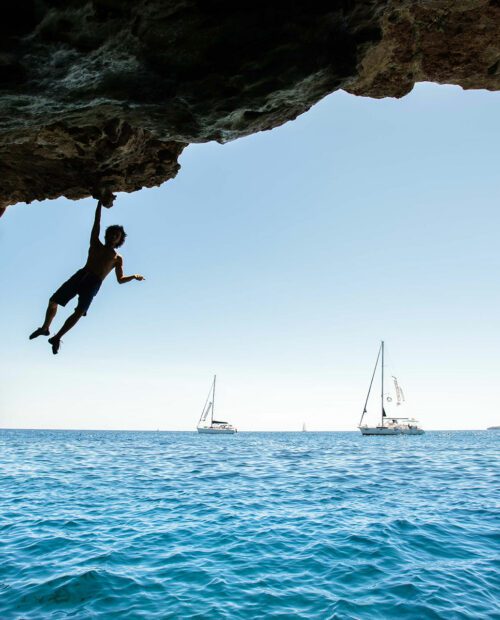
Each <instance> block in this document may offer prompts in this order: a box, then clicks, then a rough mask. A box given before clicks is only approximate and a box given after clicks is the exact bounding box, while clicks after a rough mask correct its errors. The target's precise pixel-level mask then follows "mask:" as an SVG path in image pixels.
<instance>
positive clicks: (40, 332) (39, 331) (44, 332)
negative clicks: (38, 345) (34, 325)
mask: <svg viewBox="0 0 500 620" xmlns="http://www.w3.org/2000/svg"><path fill="white" fill-rule="evenodd" d="M38 336H50V332H49V330H48V329H43V327H39V328H38V329H35V331H34V332H33V333H32V334H30V340H33V338H38Z"/></svg>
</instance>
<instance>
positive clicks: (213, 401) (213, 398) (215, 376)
mask: <svg viewBox="0 0 500 620" xmlns="http://www.w3.org/2000/svg"><path fill="white" fill-rule="evenodd" d="M216 379H217V375H214V385H213V391H212V417H211V419H210V426H212V423H213V421H214V408H215V380H216Z"/></svg>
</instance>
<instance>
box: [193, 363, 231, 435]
mask: <svg viewBox="0 0 500 620" xmlns="http://www.w3.org/2000/svg"><path fill="white" fill-rule="evenodd" d="M216 379H217V375H214V380H213V383H212V386H211V387H210V391H209V392H208V396H207V400H206V401H205V406H204V407H203V411H202V412H201V416H200V420H199V422H198V426H197V427H196V428H197V430H198V432H199V433H207V434H214V435H215V434H217V435H233V434H234V433H236V432H237V429H236V428H235V427H234V426H233V425H232V424H229V422H222V421H220V420H214V405H215V380H216Z"/></svg>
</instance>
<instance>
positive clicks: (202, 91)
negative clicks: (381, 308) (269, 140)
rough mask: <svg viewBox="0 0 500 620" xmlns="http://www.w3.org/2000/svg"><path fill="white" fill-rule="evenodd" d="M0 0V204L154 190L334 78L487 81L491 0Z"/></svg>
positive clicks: (495, 15) (496, 49) (341, 83)
mask: <svg viewBox="0 0 500 620" xmlns="http://www.w3.org/2000/svg"><path fill="white" fill-rule="evenodd" d="M5 4H6V5H8V4H10V6H4V11H3V19H2V22H1V24H0V33H1V35H2V37H1V38H0V172H1V178H2V184H1V187H0V207H4V206H6V205H9V204H12V203H15V202H30V201H32V200H43V199H46V198H56V197H58V196H66V197H68V198H71V199H78V198H82V197H85V196H89V195H91V194H93V193H95V191H96V189H97V188H98V187H100V186H103V185H105V186H108V187H110V188H111V189H113V190H115V191H126V192H131V191H135V190H138V189H140V188H141V187H151V186H154V185H159V184H161V183H163V182H164V181H166V180H168V179H171V178H173V177H174V176H175V175H176V174H177V172H178V170H179V164H178V163H177V159H178V157H179V155H180V154H181V152H182V150H183V149H184V147H185V146H186V145H187V144H189V143H192V142H206V141H210V140H217V141H219V142H226V141H229V140H234V139H236V138H238V137H240V136H244V135H248V134H251V133H254V132H257V131H262V130H266V129H271V128H273V127H276V126H278V125H281V124H282V123H284V122H286V121H288V120H291V119H294V118H296V117H297V116H298V115H299V114H301V113H303V112H305V111H306V110H308V109H309V108H310V107H311V106H312V105H313V104H314V103H316V102H317V101H318V100H320V99H321V98H322V97H324V96H325V95H327V94H329V93H331V92H333V91H335V90H337V89H339V88H342V89H344V90H346V91H348V92H351V93H354V94H356V95H364V96H369V97H402V96H403V95H405V94H406V93H408V92H409V91H410V90H411V89H412V87H413V85H414V84H415V82H419V81H432V82H439V83H448V84H458V85H461V86H462V87H464V88H483V89H490V90H497V89H499V88H500V0H359V1H356V0H338V1H336V0H329V1H320V0H318V1H315V0H297V1H290V2H286V3H285V2H268V3H263V4H262V6H261V5H260V4H259V3H255V2H246V1H244V0H242V1H239V2H229V1H227V0H221V1H217V0H206V1H203V2H201V1H195V0H92V1H83V0H80V1H77V0H27V1H25V2H21V1H19V0H17V2H16V1H13V0H8V1H7V2H6V3H5ZM9 9H10V10H9ZM7 16H8V17H7Z"/></svg>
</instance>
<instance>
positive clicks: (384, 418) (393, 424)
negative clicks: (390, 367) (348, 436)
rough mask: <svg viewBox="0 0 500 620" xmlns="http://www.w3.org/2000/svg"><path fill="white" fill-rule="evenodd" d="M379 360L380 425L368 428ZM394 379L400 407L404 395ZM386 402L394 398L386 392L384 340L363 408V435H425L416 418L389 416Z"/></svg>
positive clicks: (361, 428)
mask: <svg viewBox="0 0 500 620" xmlns="http://www.w3.org/2000/svg"><path fill="white" fill-rule="evenodd" d="M379 359H380V360H381V364H380V368H381V384H382V391H381V396H380V401H381V412H380V413H381V416H380V424H377V425H376V426H368V425H367V424H363V418H364V416H365V414H366V411H367V410H366V407H367V405H368V399H369V398H370V392H371V389H372V385H373V380H374V378H375V372H376V371H377V366H378V362H379ZM392 379H393V382H394V392H395V395H396V406H399V405H401V404H402V403H404V402H405V397H404V393H403V390H402V389H401V386H400V385H399V383H398V380H397V379H396V377H392ZM385 402H388V403H390V402H392V397H391V396H390V395H388V394H387V393H386V392H385V390H384V341H383V340H382V342H381V344H380V349H379V350H378V355H377V361H376V362H375V368H374V369H373V374H372V379H371V381H370V387H369V388H368V394H367V396H366V400H365V406H364V408H363V413H362V415H361V420H360V421H359V426H358V428H359V430H360V431H361V434H362V435H423V433H424V431H423V429H422V428H420V427H419V425H418V422H417V420H415V419H414V418H401V417H393V416H388V415H387V413H386V411H385V408H384V403H385Z"/></svg>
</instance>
